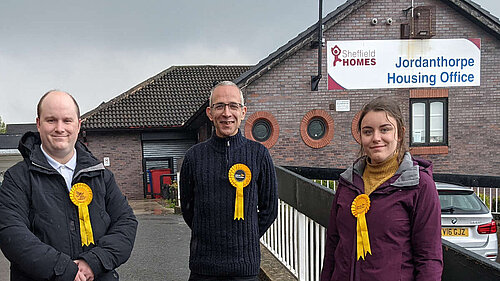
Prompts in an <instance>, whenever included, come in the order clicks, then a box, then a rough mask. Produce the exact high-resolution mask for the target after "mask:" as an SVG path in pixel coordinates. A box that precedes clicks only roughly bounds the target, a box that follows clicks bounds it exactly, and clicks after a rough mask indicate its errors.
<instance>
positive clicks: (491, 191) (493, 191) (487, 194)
mask: <svg viewBox="0 0 500 281" xmlns="http://www.w3.org/2000/svg"><path fill="white" fill-rule="evenodd" d="M473 189H474V192H475V193H476V194H477V196H479V198H481V200H482V201H483V202H484V204H486V207H488V209H490V211H491V213H492V214H500V208H499V204H500V203H499V202H498V201H500V192H499V188H491V187H474V188H473Z"/></svg>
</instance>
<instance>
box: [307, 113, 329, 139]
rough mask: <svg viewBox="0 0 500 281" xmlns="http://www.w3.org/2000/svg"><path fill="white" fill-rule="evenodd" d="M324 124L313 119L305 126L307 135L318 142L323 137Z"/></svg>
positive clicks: (320, 120) (319, 120) (319, 119)
mask: <svg viewBox="0 0 500 281" xmlns="http://www.w3.org/2000/svg"><path fill="white" fill-rule="evenodd" d="M325 131H326V124H325V121H323V119H321V118H313V119H312V120H311V121H309V124H307V134H308V135H309V137H310V138H311V139H313V140H319V139H321V138H322V137H323V136H324V135H325Z"/></svg>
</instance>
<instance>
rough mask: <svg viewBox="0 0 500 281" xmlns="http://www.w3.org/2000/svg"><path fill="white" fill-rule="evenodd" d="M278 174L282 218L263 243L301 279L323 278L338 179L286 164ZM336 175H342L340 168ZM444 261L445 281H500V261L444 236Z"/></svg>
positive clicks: (277, 171)
mask: <svg viewBox="0 0 500 281" xmlns="http://www.w3.org/2000/svg"><path fill="white" fill-rule="evenodd" d="M308 169H309V168H308ZM299 170H300V169H299ZM295 171H297V169H295ZM301 171H304V170H301ZM309 172H310V171H309ZM276 174H277V177H278V193H279V198H280V200H279V210H278V217H277V219H276V221H275V222H274V223H273V224H272V225H271V227H270V228H269V229H268V231H267V232H266V233H265V234H264V236H263V237H262V238H261V243H262V244H263V245H264V246H265V247H266V248H267V249H268V250H269V251H270V252H271V253H272V254H273V255H274V256H275V257H276V258H277V259H278V260H279V261H280V262H281V263H282V264H283V265H284V266H285V267H286V268H287V269H288V270H289V271H290V272H291V273H292V274H293V275H294V276H295V277H296V278H297V280H299V281H316V280H319V276H320V272H321V268H322V263H323V257H324V254H325V253H324V248H325V236H326V228H325V227H326V226H327V225H328V221H329V216H330V208H331V203H332V200H333V196H334V191H333V190H332V185H333V189H334V188H335V187H336V183H335V181H336V179H338V177H337V178H335V177H329V178H325V177H323V180H325V179H328V180H329V181H330V182H329V183H328V184H326V182H323V183H324V184H325V186H328V188H326V187H324V186H322V185H321V184H320V183H321V182H320V183H316V182H313V181H312V180H309V179H307V178H305V177H303V176H301V175H299V174H296V173H294V172H292V171H290V170H288V169H285V168H283V167H279V166H276ZM312 174H313V177H314V178H322V177H318V176H317V173H316V174H315V172H314V171H313V173H312ZM334 174H337V175H338V173H337V171H335V172H334ZM310 175H311V174H309V176H310ZM330 176H331V174H330ZM490 198H491V197H490ZM497 198H498V197H497ZM443 261H444V269H443V276H442V280H443V281H448V280H449V281H451V280H453V281H456V280H482V281H486V280H488V281H489V280H492V281H493V280H495V281H496V280H500V264H498V263H496V262H492V261H490V260H488V259H486V258H484V257H481V256H479V255H477V254H475V253H472V252H470V251H468V250H466V249H464V248H462V247H459V246H457V245H455V244H452V243H450V242H447V241H445V240H443ZM464 276H466V279H463V278H462V277H464Z"/></svg>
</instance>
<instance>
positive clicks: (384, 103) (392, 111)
mask: <svg viewBox="0 0 500 281" xmlns="http://www.w3.org/2000/svg"><path fill="white" fill-rule="evenodd" d="M370 111H384V112H385V114H386V115H389V116H391V117H392V118H394V119H395V120H396V124H395V125H396V128H397V130H398V136H397V137H398V139H400V141H398V146H397V147H396V152H397V153H398V161H399V162H400V163H401V161H402V160H403V157H404V154H405V153H406V152H407V151H408V146H407V144H406V139H405V131H404V129H405V121H404V117H403V114H402V113H401V109H400V108H399V105H398V104H397V103H396V101H395V100H393V99H391V98H388V97H378V98H375V99H373V100H372V101H370V102H369V103H367V104H365V106H363V109H361V114H360V116H359V120H358V132H359V134H360V136H361V122H362V121H363V118H364V117H365V115H366V114H367V113H368V112H370ZM359 154H360V155H361V156H362V155H363V154H364V151H363V145H362V144H361V142H360V151H359Z"/></svg>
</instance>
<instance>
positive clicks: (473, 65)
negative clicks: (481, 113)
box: [327, 39, 481, 90]
mask: <svg viewBox="0 0 500 281" xmlns="http://www.w3.org/2000/svg"><path fill="white" fill-rule="evenodd" d="M480 70H481V39H425V40H353V41H328V42H327V71H328V89H329V90H344V89H377V88H422V87H454V86H455V87H464V86H479V85H480V81H481V79H480V78H481V71H480Z"/></svg>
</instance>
